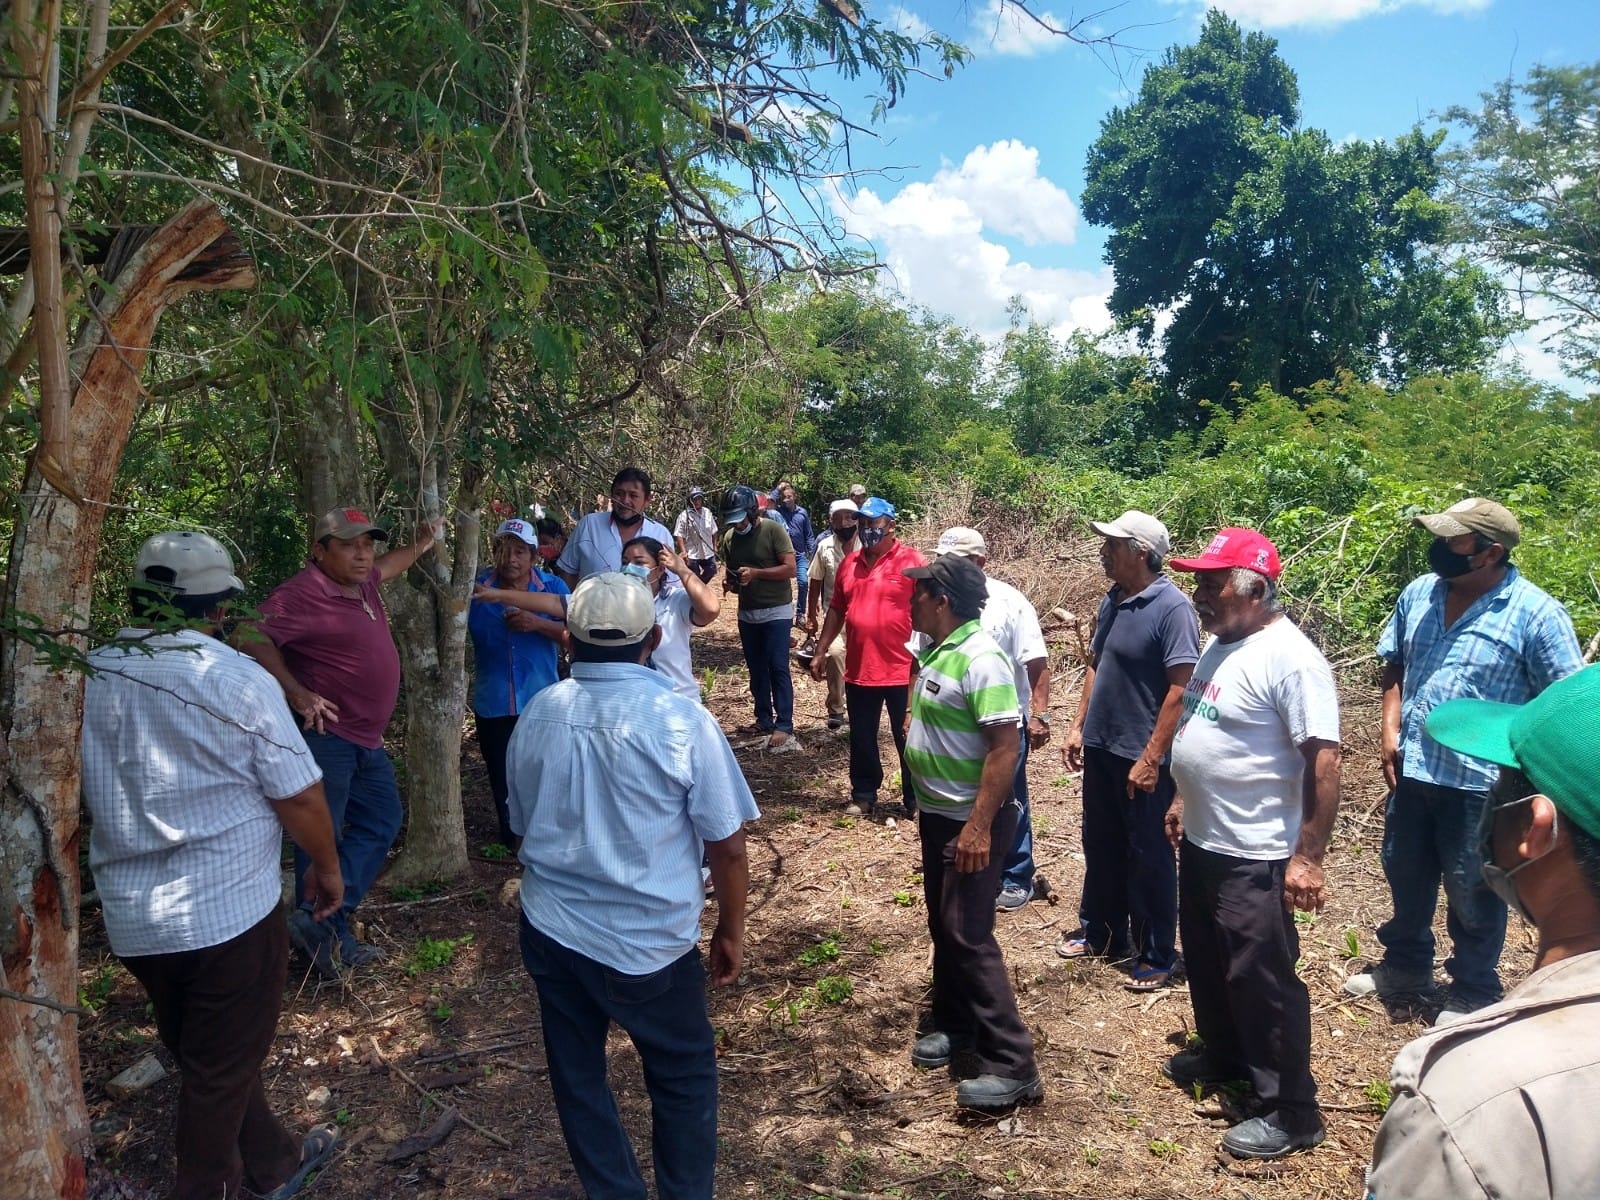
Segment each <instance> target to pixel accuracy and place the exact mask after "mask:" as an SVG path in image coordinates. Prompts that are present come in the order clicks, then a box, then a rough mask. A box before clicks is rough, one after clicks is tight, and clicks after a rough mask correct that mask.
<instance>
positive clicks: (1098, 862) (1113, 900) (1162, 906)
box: [1078, 746, 1178, 971]
mask: <svg viewBox="0 0 1600 1200" xmlns="http://www.w3.org/2000/svg"><path fill="white" fill-rule="evenodd" d="M1132 769H1133V760H1132V759H1128V758H1123V757H1122V756H1121V755H1119V754H1113V753H1111V751H1109V750H1102V749H1100V748H1099V747H1096V746H1085V747H1084V748H1083V902H1082V903H1081V904H1080V905H1079V907H1078V922H1079V924H1081V925H1082V926H1083V931H1084V937H1085V938H1086V939H1088V942H1089V945H1090V946H1091V947H1093V948H1094V949H1095V950H1096V951H1102V952H1104V953H1106V954H1107V955H1109V956H1110V957H1111V958H1127V957H1136V958H1137V959H1138V961H1139V962H1140V963H1142V964H1144V965H1145V966H1149V967H1154V968H1156V969H1157V970H1159V971H1170V970H1171V969H1172V968H1173V966H1174V965H1176V963H1177V961H1178V951H1177V949H1176V941H1177V934H1178V867H1177V863H1176V862H1175V861H1174V859H1173V855H1172V843H1170V842H1169V841H1167V831H1166V824H1165V822H1166V817H1167V809H1168V807H1170V806H1171V804H1172V796H1173V792H1174V791H1175V785H1174V784H1173V782H1172V772H1171V771H1169V770H1168V769H1167V768H1166V767H1162V768H1161V773H1160V775H1159V776H1158V777H1157V780H1156V789H1155V791H1153V792H1135V793H1134V794H1133V799H1131V800H1130V799H1129V798H1128V772H1129V771H1131V770H1132Z"/></svg>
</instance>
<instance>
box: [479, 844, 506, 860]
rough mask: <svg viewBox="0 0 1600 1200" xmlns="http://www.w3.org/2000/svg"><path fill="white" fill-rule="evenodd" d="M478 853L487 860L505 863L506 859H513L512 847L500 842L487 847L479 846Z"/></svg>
mask: <svg viewBox="0 0 1600 1200" xmlns="http://www.w3.org/2000/svg"><path fill="white" fill-rule="evenodd" d="M478 853H479V854H481V855H483V856H484V857H485V858H492V859H495V860H496V861H498V862H504V861H505V860H506V859H508V858H510V857H511V847H510V846H507V845H504V844H502V843H500V842H490V843H489V844H488V845H486V846H479V847H478Z"/></svg>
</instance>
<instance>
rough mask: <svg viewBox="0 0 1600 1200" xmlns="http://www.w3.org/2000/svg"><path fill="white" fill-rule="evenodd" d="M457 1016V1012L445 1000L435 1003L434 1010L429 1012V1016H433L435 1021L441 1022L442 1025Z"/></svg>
mask: <svg viewBox="0 0 1600 1200" xmlns="http://www.w3.org/2000/svg"><path fill="white" fill-rule="evenodd" d="M455 1014H456V1010H455V1009H453V1008H451V1007H450V1006H449V1005H448V1004H446V1003H445V1002H444V1001H443V1000H437V1001H435V1003H434V1006H433V1008H432V1009H430V1010H429V1015H430V1016H432V1017H433V1019H434V1020H435V1021H439V1022H440V1023H443V1022H445V1021H448V1020H449V1019H450V1018H451V1017H453V1016H455Z"/></svg>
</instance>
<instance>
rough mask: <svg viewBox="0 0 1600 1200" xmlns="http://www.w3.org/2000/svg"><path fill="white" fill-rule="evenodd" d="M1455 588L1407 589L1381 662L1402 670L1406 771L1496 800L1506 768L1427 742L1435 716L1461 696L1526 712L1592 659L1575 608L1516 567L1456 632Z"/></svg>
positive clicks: (1420, 581) (1438, 584)
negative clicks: (1426, 725) (1449, 604)
mask: <svg viewBox="0 0 1600 1200" xmlns="http://www.w3.org/2000/svg"><path fill="white" fill-rule="evenodd" d="M1449 590H1450V589H1449V587H1448V586H1447V585H1446V583H1445V581H1444V580H1443V579H1440V578H1439V577H1438V576H1437V575H1432V574H1429V575H1423V576H1420V577H1419V578H1417V579H1413V580H1412V581H1411V582H1410V583H1409V584H1407V585H1406V589H1405V591H1403V592H1401V593H1400V600H1399V602H1398V603H1397V604H1396V605H1395V609H1394V614H1393V615H1392V616H1391V617H1390V618H1389V623H1388V624H1387V625H1385V626H1384V629H1383V633H1382V635H1381V636H1380V637H1379V638H1378V657H1379V658H1381V659H1383V660H1384V661H1385V662H1388V663H1393V664H1398V665H1399V666H1400V667H1401V668H1402V673H1401V682H1400V760H1401V766H1400V773H1401V774H1402V775H1404V776H1405V777H1406V778H1407V779H1414V780H1417V781H1418V782H1419V783H1431V784H1434V785H1435V786H1437V787H1448V788H1459V789H1461V790H1463V791H1471V792H1487V791H1488V790H1489V788H1490V787H1491V786H1493V784H1494V781H1495V777H1496V776H1497V775H1498V774H1499V771H1500V768H1499V767H1497V766H1495V765H1494V764H1493V763H1490V762H1485V761H1484V760H1482V759H1476V758H1468V757H1467V756H1466V755H1464V754H1461V753H1458V752H1457V751H1455V750H1447V749H1445V747H1443V746H1441V745H1440V744H1439V743H1438V742H1436V741H1434V740H1433V739H1432V738H1429V737H1424V736H1423V732H1422V724H1423V722H1424V721H1426V720H1427V717H1428V714H1429V713H1430V712H1432V711H1433V709H1434V707H1435V706H1436V705H1438V704H1442V703H1443V702H1444V701H1446V700H1453V699H1455V698H1456V697H1458V696H1470V697H1473V698H1475V699H1479V700H1494V701H1498V702H1499V703H1501V704H1526V703H1527V702H1528V701H1529V700H1531V699H1533V697H1535V696H1537V695H1538V694H1539V693H1540V692H1542V691H1544V689H1545V688H1547V687H1549V686H1550V685H1551V684H1552V683H1554V682H1555V681H1556V680H1558V679H1562V678H1564V677H1565V676H1568V675H1571V674H1572V673H1573V672H1574V671H1578V670H1581V669H1582V668H1583V651H1582V650H1580V649H1579V647H1578V635H1577V634H1576V633H1575V632H1574V631H1573V628H1572V618H1571V617H1570V616H1568V615H1567V610H1566V609H1564V608H1562V607H1561V605H1560V603H1559V602H1557V601H1556V600H1554V599H1553V598H1552V597H1551V596H1550V595H1548V594H1547V593H1546V592H1544V591H1541V590H1540V589H1539V588H1537V587H1535V586H1534V585H1533V584H1531V583H1529V582H1528V581H1527V580H1526V579H1523V578H1522V575H1521V573H1520V572H1518V570H1517V568H1516V567H1509V568H1507V570H1506V577H1505V578H1504V579H1502V580H1501V581H1500V586H1499V587H1497V588H1495V589H1494V590H1493V591H1491V592H1487V593H1485V594H1484V595H1482V596H1479V597H1478V598H1477V599H1476V600H1474V601H1473V602H1472V604H1471V605H1470V606H1469V607H1468V608H1467V611H1466V612H1464V613H1462V614H1461V616H1459V617H1458V618H1456V622H1455V624H1454V625H1451V626H1450V627H1449V628H1446V627H1445V623H1444V604H1445V597H1446V595H1447V594H1448V593H1449Z"/></svg>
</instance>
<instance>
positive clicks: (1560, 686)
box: [1423, 663, 1600, 838]
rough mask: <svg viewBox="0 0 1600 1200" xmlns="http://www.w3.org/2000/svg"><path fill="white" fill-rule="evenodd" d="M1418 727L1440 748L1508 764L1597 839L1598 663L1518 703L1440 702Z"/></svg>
mask: <svg viewBox="0 0 1600 1200" xmlns="http://www.w3.org/2000/svg"><path fill="white" fill-rule="evenodd" d="M1423 729H1424V731H1425V732H1426V733H1427V735H1428V736H1429V737H1431V738H1432V739H1433V740H1434V741H1436V742H1438V743H1439V744H1440V745H1441V746H1446V747H1448V748H1449V749H1451V750H1456V751H1459V752H1460V753H1462V754H1466V755H1470V756H1471V757H1473V758H1482V759H1487V760H1488V761H1489V762H1492V763H1499V764H1500V765H1501V766H1502V767H1515V768H1516V769H1517V770H1519V771H1521V772H1522V773H1523V774H1524V775H1526V776H1527V777H1528V779H1529V780H1530V781H1531V782H1532V784H1533V786H1534V787H1536V788H1538V789H1539V790H1540V791H1541V792H1543V793H1544V794H1545V795H1546V796H1548V797H1550V800H1551V802H1552V803H1553V804H1554V805H1555V806H1556V808H1557V809H1558V810H1559V811H1560V812H1561V815H1562V816H1564V817H1568V818H1570V819H1571V820H1572V821H1574V822H1575V823H1576V824H1577V825H1579V826H1580V827H1581V828H1582V829H1583V830H1584V831H1585V832H1587V833H1589V834H1592V835H1593V836H1594V837H1597V838H1600V663H1597V664H1595V665H1594V666H1589V667H1585V668H1584V669H1583V670H1581V671H1579V672H1578V673H1577V674H1575V675H1568V676H1567V677H1566V678H1565V679H1559V680H1557V681H1556V682H1555V683H1552V684H1551V685H1550V686H1549V687H1547V688H1545V690H1544V691H1542V692H1540V693H1539V694H1538V695H1537V696H1535V697H1534V698H1533V699H1532V700H1530V701H1528V702H1527V703H1526V704H1501V703H1498V702H1496V701H1493V700H1474V699H1469V698H1466V697H1462V698H1459V699H1456V700H1446V701H1445V702H1444V703H1443V704H1441V705H1439V706H1438V707H1437V708H1435V709H1434V710H1433V711H1432V712H1431V713H1429V714H1428V719H1427V722H1426V723H1425V724H1424V725H1423Z"/></svg>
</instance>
